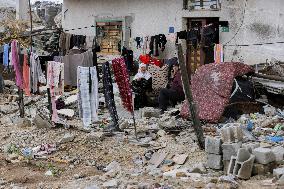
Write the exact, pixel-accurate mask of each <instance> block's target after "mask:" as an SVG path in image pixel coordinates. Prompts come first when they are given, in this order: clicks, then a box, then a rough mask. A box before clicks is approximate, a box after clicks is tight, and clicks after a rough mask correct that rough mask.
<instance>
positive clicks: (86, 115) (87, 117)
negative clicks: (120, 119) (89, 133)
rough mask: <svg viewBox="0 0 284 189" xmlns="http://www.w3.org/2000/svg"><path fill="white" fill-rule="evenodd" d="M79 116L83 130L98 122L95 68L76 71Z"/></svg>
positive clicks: (79, 68) (80, 68)
mask: <svg viewBox="0 0 284 189" xmlns="http://www.w3.org/2000/svg"><path fill="white" fill-rule="evenodd" d="M77 78H78V84H77V85H78V90H79V92H78V106H79V115H80V117H81V118H82V120H83V125H84V127H85V128H88V127H90V126H91V124H92V122H94V121H98V108H99V94H98V79H97V70H96V67H81V66H79V67H78V69H77Z"/></svg>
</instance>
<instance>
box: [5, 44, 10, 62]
mask: <svg viewBox="0 0 284 189" xmlns="http://www.w3.org/2000/svg"><path fill="white" fill-rule="evenodd" d="M9 48H10V47H9V44H5V45H4V53H3V65H4V66H5V67H7V66H8V65H9Z"/></svg>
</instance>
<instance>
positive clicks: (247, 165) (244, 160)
mask: <svg viewBox="0 0 284 189" xmlns="http://www.w3.org/2000/svg"><path fill="white" fill-rule="evenodd" d="M254 160H255V156H254V155H252V154H251V153H249V151H248V150H247V149H245V148H240V149H239V150H238V153H237V156H236V157H234V156H232V157H231V161H230V164H229V167H228V172H227V173H228V175H229V174H232V175H235V176H237V177H238V178H241V179H246V180H247V179H249V178H250V177H251V174H252V167H253V163H254Z"/></svg>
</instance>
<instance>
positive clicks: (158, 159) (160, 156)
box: [149, 152, 168, 167]
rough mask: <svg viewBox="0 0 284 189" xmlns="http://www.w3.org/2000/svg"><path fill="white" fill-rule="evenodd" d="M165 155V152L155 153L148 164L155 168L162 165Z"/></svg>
mask: <svg viewBox="0 0 284 189" xmlns="http://www.w3.org/2000/svg"><path fill="white" fill-rule="evenodd" d="M167 155H168V154H167V153H166V152H155V153H154V154H153V155H152V157H151V159H150V161H149V162H150V163H151V164H153V165H154V166H155V167H159V166H160V164H161V163H163V161H164V160H165V158H166V157H167Z"/></svg>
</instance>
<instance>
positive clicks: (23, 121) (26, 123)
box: [16, 118, 32, 128]
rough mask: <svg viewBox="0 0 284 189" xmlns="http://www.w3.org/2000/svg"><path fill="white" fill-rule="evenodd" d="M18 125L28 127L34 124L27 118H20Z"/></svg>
mask: <svg viewBox="0 0 284 189" xmlns="http://www.w3.org/2000/svg"><path fill="white" fill-rule="evenodd" d="M16 125H17V127H23V128H27V127H31V126H32V122H31V121H30V120H29V119H27V118H19V119H18V120H17V123H16Z"/></svg>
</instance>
